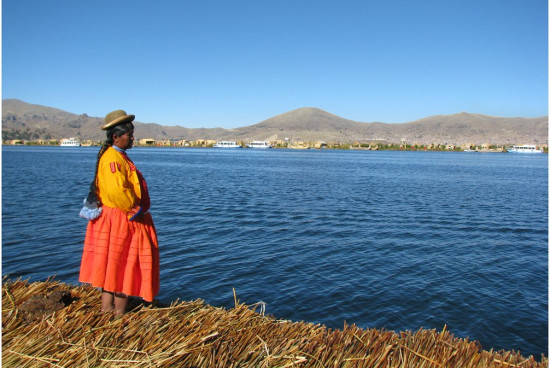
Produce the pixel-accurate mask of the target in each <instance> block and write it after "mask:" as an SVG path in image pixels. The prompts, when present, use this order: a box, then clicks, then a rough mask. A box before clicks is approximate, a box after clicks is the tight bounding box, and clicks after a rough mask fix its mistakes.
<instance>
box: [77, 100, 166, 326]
mask: <svg viewBox="0 0 550 368" xmlns="http://www.w3.org/2000/svg"><path fill="white" fill-rule="evenodd" d="M134 118H135V116H134V115H128V114H126V112H125V111H123V110H116V111H113V112H111V113H109V114H107V116H106V117H105V124H104V125H103V126H102V127H101V129H103V130H106V131H107V141H106V142H105V144H104V145H103V147H102V148H101V150H100V151H99V153H98V155H97V163H96V176H95V180H94V182H93V183H92V186H91V188H90V195H89V197H88V198H92V197H94V196H95V195H97V201H98V202H99V203H100V204H99V206H100V212H101V213H100V214H99V217H97V218H95V219H90V221H89V222H88V227H87V230H86V238H85V241H84V252H83V254H82V262H81V265H80V278H79V280H80V282H84V283H91V284H92V285H93V286H95V287H100V288H101V290H102V294H101V309H102V311H104V312H112V311H114V312H116V314H117V315H121V314H124V313H126V312H127V309H128V296H130V295H131V296H138V297H142V298H143V299H144V300H146V301H153V298H154V297H155V295H156V294H157V293H158V290H159V284H160V283H159V250H158V241H157V234H156V230H155V226H154V224H153V219H152V217H151V214H149V213H148V212H147V211H148V210H149V206H150V200H149V193H148V191H147V184H146V182H145V179H144V178H143V176H142V175H141V173H140V172H139V171H138V170H137V169H136V167H135V165H134V163H133V162H132V161H131V160H130V158H129V157H128V156H127V155H126V150H128V149H130V148H132V145H133V141H134V125H133V124H132V121H133V120H134ZM88 218H90V217H88Z"/></svg>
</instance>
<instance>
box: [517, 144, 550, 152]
mask: <svg viewBox="0 0 550 368" xmlns="http://www.w3.org/2000/svg"><path fill="white" fill-rule="evenodd" d="M508 152H511V153H543V152H544V151H543V149H542V148H537V146H536V145H534V144H523V145H519V146H514V147H512V148H511V149H509V150H508Z"/></svg>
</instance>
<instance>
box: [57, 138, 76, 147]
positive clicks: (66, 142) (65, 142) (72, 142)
mask: <svg viewBox="0 0 550 368" xmlns="http://www.w3.org/2000/svg"><path fill="white" fill-rule="evenodd" d="M59 145H60V146H61V147H80V141H79V140H78V139H76V138H75V137H71V138H63V139H62V140H61V143H60V144H59Z"/></svg>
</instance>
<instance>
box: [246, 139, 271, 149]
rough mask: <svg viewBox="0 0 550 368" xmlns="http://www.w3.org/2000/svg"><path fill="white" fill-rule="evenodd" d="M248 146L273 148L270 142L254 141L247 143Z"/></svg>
mask: <svg viewBox="0 0 550 368" xmlns="http://www.w3.org/2000/svg"><path fill="white" fill-rule="evenodd" d="M246 146H247V147H248V148H272V146H271V145H270V144H269V143H268V142H263V141H252V142H250V143H248V144H247V145H246Z"/></svg>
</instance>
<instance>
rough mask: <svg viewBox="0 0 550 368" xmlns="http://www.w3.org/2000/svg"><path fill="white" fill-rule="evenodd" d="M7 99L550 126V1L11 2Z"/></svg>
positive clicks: (182, 114) (86, 106)
mask: <svg viewBox="0 0 550 368" xmlns="http://www.w3.org/2000/svg"><path fill="white" fill-rule="evenodd" d="M2 98H17V99H21V100H23V101H26V102H29V103H33V104H39V105H46V106H51V107H55V108H59V109H62V110H65V111H69V112H72V113H75V114H82V113H87V114H88V115H90V116H96V117H103V116H105V114H107V113H108V112H109V111H111V110H115V109H125V110H126V111H127V112H128V113H132V114H135V115H136V119H137V120H138V121H141V122H146V123H153V122H154V123H159V124H162V125H181V126H185V127H190V128H196V127H217V126H219V127H224V128H235V127H241V126H247V125H252V124H255V123H258V122H260V121H262V120H265V119H267V118H270V117H272V116H274V115H277V114H280V113H284V112H287V111H290V110H293V109H296V108H300V107H318V108H321V109H323V110H326V111H328V112H331V113H333V114H336V115H339V116H341V117H344V118H347V119H352V120H356V121H360V122H373V121H380V122H385V123H400V122H407V121H412V120H416V119H420V118H423V117H426V116H431V115H438V114H453V113H458V112H462V111H467V112H472V113H481V114H488V115H496V116H508V117H514V116H522V117H535V116H542V115H547V113H548V3H547V0H452V1H447V0H416V1H410V0H400V1H398V0H334V1H325V0H315V1H313V0H311V1H300V0H276V1H262V0H246V1H242V0H232V1H223V0H219V1H212V0H202V1H201V0H181V1H172V0H171V1H167V0H155V1H150V0H147V1H142V0H131V1H130V0H86V1H85V0H82V1H78V0H47V1H45V0H3V1H2Z"/></svg>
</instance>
